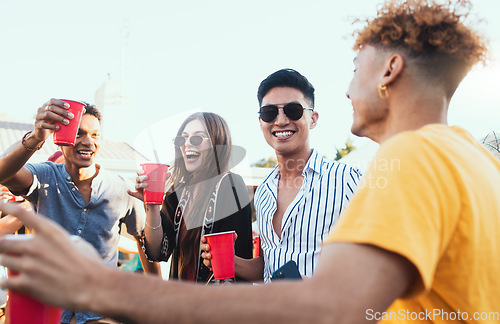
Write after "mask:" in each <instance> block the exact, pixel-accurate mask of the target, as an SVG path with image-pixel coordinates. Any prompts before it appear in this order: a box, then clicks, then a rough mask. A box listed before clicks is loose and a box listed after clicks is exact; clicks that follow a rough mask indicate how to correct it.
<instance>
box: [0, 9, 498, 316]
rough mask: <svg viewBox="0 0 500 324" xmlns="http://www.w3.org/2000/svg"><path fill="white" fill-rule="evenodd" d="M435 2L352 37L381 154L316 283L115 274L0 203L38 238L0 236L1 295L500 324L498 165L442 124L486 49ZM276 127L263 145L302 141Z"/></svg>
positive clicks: (164, 309) (132, 312)
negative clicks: (275, 136) (276, 137)
mask: <svg viewBox="0 0 500 324" xmlns="http://www.w3.org/2000/svg"><path fill="white" fill-rule="evenodd" d="M442 2H443V1H439V3H437V0H436V2H434V1H433V0H393V1H387V2H386V3H385V4H384V6H383V7H379V8H378V11H377V17H375V18H374V19H371V20H367V21H366V26H365V27H364V28H363V29H361V30H360V31H358V33H357V38H356V44H355V46H354V49H355V50H356V51H357V52H358V53H357V55H356V58H355V60H354V65H355V71H354V76H353V78H352V81H351V84H350V86H349V89H348V92H347V96H348V98H349V99H350V100H351V103H352V106H353V124H352V127H351V131H352V132H353V133H354V134H355V135H358V136H365V137H369V138H371V139H372V140H374V141H376V142H379V143H380V144H381V145H380V151H379V152H378V154H377V156H376V158H375V160H374V161H373V162H372V164H371V166H370V168H369V170H368V172H367V173H366V174H365V176H364V179H363V183H362V187H361V188H360V190H359V191H358V193H357V194H356V195H355V196H354V198H353V199H352V201H351V202H350V205H349V207H348V208H347V212H346V213H345V214H341V216H340V220H339V222H338V223H337V225H336V228H335V229H334V230H333V232H332V233H331V235H330V237H329V239H328V241H327V242H326V244H325V245H324V247H323V249H322V252H321V256H320V260H319V264H318V266H317V268H316V269H315V274H314V276H313V277H312V278H308V279H307V280H302V281H296V280H295V281H294V280H289V281H286V280H283V281H282V282H276V283H273V284H270V285H257V286H252V285H231V286H229V287H228V286H225V287H200V286H199V285H192V284H191V285H189V284H186V283H179V282H166V281H159V280H157V279H155V278H151V277H149V276H134V275H133V274H130V273H124V272H122V273H120V272H118V271H113V270H112V269H110V268H107V267H105V266H103V265H101V264H99V260H98V258H95V257H94V258H89V257H87V258H85V257H83V256H82V255H81V254H80V253H78V251H77V248H78V244H75V243H72V242H71V240H70V239H69V237H68V235H67V233H65V232H64V231H63V230H62V229H61V228H60V227H58V226H57V224H53V223H51V222H49V221H46V220H44V219H43V218H42V217H36V216H35V215H32V214H30V213H27V212H25V211H21V210H17V211H16V210H14V209H13V207H12V206H9V205H2V204H0V210H4V211H6V212H9V213H12V214H15V215H16V216H17V217H19V218H20V219H21V220H22V221H23V223H25V224H26V225H30V226H32V227H33V228H34V229H35V233H36V234H35V236H34V239H33V240H32V241H29V240H27V241H22V242H13V241H9V240H6V239H2V238H0V264H2V265H4V266H7V267H11V268H12V269H13V270H15V271H18V272H19V273H20V275H19V276H17V277H15V278H8V279H6V280H4V281H2V282H0V286H1V287H4V288H8V289H15V290H18V291H21V292H24V293H27V294H30V295H31V296H36V297H37V298H41V299H42V300H43V301H45V302H47V303H51V304H55V305H57V306H61V307H69V306H71V307H73V308H78V309H82V310H88V311H92V312H95V313H99V314H103V315H106V316H109V317H113V318H119V319H122V320H124V321H126V322H133V323H179V322H182V323H204V322H210V323H239V324H241V323H252V324H253V323H259V324H260V323H273V324H274V323H308V324H309V323H356V324H357V323H363V322H368V323H374V322H376V321H378V320H387V321H392V322H401V323H402V322H411V323H413V322H415V321H418V322H431V323H445V322H453V321H462V322H467V323H478V322H481V323H499V322H500V162H498V161H497V160H496V159H495V158H494V157H493V156H492V155H491V154H490V153H488V152H487V151H486V149H485V148H483V147H482V144H481V143H479V142H478V141H476V140H475V139H474V138H473V137H472V136H471V135H470V134H469V133H467V132H466V131H465V130H463V129H461V128H458V127H449V126H447V111H448V105H449V102H450V100H451V97H452V95H453V93H454V92H455V90H456V88H457V86H458V85H459V83H460V82H461V80H462V79H463V77H464V76H465V75H466V74H467V72H468V71H469V70H470V69H471V67H472V66H473V65H474V64H475V63H477V62H479V61H483V60H484V58H485V56H486V45H485V44H486V42H485V41H484V40H483V38H482V37H480V36H479V35H478V34H477V33H476V32H475V31H474V30H472V29H471V28H469V27H467V26H466V25H465V23H466V22H467V17H471V16H470V15H468V14H469V9H470V2H469V1H467V0H457V1H455V2H452V1H449V2H446V3H445V4H442ZM299 43H300V42H299ZM299 43H298V44H299ZM298 46H299V45H298ZM299 47H300V46H299ZM280 120H282V121H283V123H284V124H283V125H270V126H271V127H270V128H269V130H268V132H270V134H271V133H276V132H278V131H281V132H283V131H286V132H290V133H292V134H293V133H294V132H295V131H296V129H295V128H294V127H293V125H291V124H290V123H289V121H288V119H287V118H285V117H283V119H280ZM283 145H286V142H285V143H283ZM278 190H279V189H278ZM315 197H317V198H318V199H320V198H321V193H320V192H318V193H317V195H316V192H315ZM307 212H308V211H304V215H307V214H306V213H307ZM311 230H314V229H311ZM77 243H78V241H77ZM83 243H84V242H80V245H79V246H80V248H82V249H83V248H84V244H83ZM42 248H43V249H42ZM38 250H50V251H51V253H50V254H48V253H45V254H41V253H33V251H35V252H36V251H38ZM89 252H91V251H89ZM12 254H17V256H12ZM61 260H62V261H61ZM33 264H36V265H37V267H36V268H35V269H34V267H33V266H32V265H33ZM75 291H77V292H78V294H75Z"/></svg>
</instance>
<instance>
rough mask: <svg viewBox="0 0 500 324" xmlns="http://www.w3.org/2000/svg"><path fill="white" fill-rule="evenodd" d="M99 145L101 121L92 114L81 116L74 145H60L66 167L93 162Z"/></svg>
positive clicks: (70, 167) (80, 167)
mask: <svg viewBox="0 0 500 324" xmlns="http://www.w3.org/2000/svg"><path fill="white" fill-rule="evenodd" d="M100 147H101V123H100V122H99V120H98V119H97V118H96V117H94V116H93V115H90V114H86V115H83V116H82V120H81V122H80V127H79V128H78V135H77V137H76V141H75V146H61V151H62V153H63V155H64V161H65V163H66V167H67V168H68V169H82V168H87V167H90V166H92V165H93V164H94V159H95V155H96V154H97V152H98V151H99V148H100Z"/></svg>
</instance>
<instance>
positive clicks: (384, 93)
mask: <svg viewBox="0 0 500 324" xmlns="http://www.w3.org/2000/svg"><path fill="white" fill-rule="evenodd" d="M377 90H378V95H379V96H380V98H382V99H387V98H389V91H388V90H387V86H386V85H382V84H381V83H380V84H379V85H378V87H377Z"/></svg>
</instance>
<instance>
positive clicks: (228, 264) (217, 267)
mask: <svg viewBox="0 0 500 324" xmlns="http://www.w3.org/2000/svg"><path fill="white" fill-rule="evenodd" d="M235 233H236V232H235V231H230V232H222V233H215V234H208V235H205V237H206V238H207V243H208V244H209V245H210V254H211V255H212V270H213V272H214V279H215V280H224V279H229V278H234V234H235Z"/></svg>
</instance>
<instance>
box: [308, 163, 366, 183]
mask: <svg viewBox="0 0 500 324" xmlns="http://www.w3.org/2000/svg"><path fill="white" fill-rule="evenodd" d="M320 163H321V164H320V167H319V168H318V171H317V172H318V173H319V174H320V175H321V176H322V177H328V178H336V179H344V180H345V181H349V180H351V179H352V180H354V181H358V180H359V179H361V176H362V174H361V171H360V170H359V169H358V168H356V167H354V166H352V165H349V164H348V163H345V162H341V161H332V160H327V159H326V158H321V160H320Z"/></svg>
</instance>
